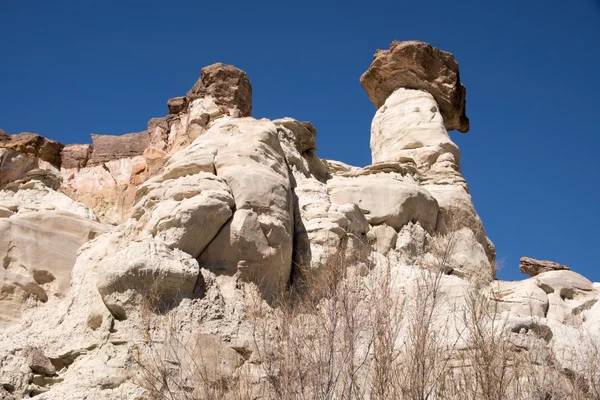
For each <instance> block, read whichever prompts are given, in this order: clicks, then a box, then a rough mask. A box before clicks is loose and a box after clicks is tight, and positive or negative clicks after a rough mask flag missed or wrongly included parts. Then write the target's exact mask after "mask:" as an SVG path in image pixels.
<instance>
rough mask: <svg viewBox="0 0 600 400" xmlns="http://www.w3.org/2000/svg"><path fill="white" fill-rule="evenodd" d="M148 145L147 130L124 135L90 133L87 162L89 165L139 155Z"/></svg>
mask: <svg viewBox="0 0 600 400" xmlns="http://www.w3.org/2000/svg"><path fill="white" fill-rule="evenodd" d="M149 145H150V137H149V136H148V132H139V133H128V134H126V135H120V136H111V135H92V154H91V156H90V158H89V160H88V162H87V164H89V165H90V166H93V165H98V164H102V163H105V162H108V161H112V160H118V159H122V158H130V157H135V156H141V155H142V154H144V150H146V148H147V147H148V146H149Z"/></svg>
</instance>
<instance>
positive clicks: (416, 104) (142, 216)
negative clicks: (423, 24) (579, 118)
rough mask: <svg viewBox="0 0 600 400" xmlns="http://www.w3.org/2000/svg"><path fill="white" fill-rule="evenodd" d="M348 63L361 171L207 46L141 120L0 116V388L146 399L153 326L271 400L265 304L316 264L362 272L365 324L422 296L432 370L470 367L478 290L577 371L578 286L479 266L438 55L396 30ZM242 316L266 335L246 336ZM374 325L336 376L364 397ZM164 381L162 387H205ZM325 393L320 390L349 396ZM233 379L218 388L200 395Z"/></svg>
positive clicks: (177, 358) (532, 264) (450, 64)
mask: <svg viewBox="0 0 600 400" xmlns="http://www.w3.org/2000/svg"><path fill="white" fill-rule="evenodd" d="M360 81H361V84H362V85H363V87H364V88H365V90H366V91H367V94H368V95H369V98H370V99H371V101H372V102H373V103H374V105H375V106H376V107H377V111H376V113H375V116H374V118H373V121H372V125H371V153H372V164H371V165H368V166H366V167H364V168H359V167H354V166H350V165H347V164H345V163H343V162H340V161H333V160H325V159H321V158H319V157H318V156H317V155H316V154H315V152H316V149H317V140H316V136H317V131H316V129H315V127H314V126H313V125H312V124H311V123H309V122H300V121H297V120H295V119H292V118H282V119H277V120H273V121H270V120H267V119H255V118H253V117H251V111H252V99H251V95H252V87H251V85H250V82H249V80H248V76H247V75H246V73H245V72H243V71H241V70H239V69H237V68H235V67H233V66H230V65H224V64H214V65H211V66H208V67H205V68H204V69H202V72H201V77H200V79H199V80H198V82H197V83H196V84H195V85H194V86H193V88H192V89H190V91H189V92H188V93H187V95H186V96H182V97H177V98H174V99H170V100H169V101H168V103H167V107H168V111H169V115H168V116H166V117H162V118H155V119H151V120H150V121H149V122H148V129H147V130H146V131H143V132H139V133H131V134H126V135H122V136H108V135H92V144H91V145H76V144H75V145H66V146H63V145H62V144H60V143H57V142H54V141H51V140H49V139H46V138H44V137H42V136H39V135H37V134H33V133H22V134H18V135H10V134H7V133H5V132H3V131H1V132H0V160H1V164H0V167H1V170H0V229H1V231H2V236H1V237H0V258H1V259H2V268H0V331H2V335H1V337H0V398H23V397H29V396H36V398H39V399H57V398H61V399H81V398H86V396H88V397H87V398H106V399H112V398H124V399H125V398H138V399H142V398H145V397H144V396H150V395H149V393H154V395H156V393H159V392H160V391H161V390H166V389H165V388H164V387H162V386H160V385H163V384H164V382H158V383H157V385H158V386H159V387H157V388H156V392H152V390H151V388H149V387H148V386H147V385H144V382H146V383H147V380H144V377H146V378H147V375H144V373H145V372H148V371H146V370H145V368H147V367H148V365H149V364H144V360H146V361H148V360H150V359H153V357H154V359H156V357H157V354H156V353H155V352H156V351H157V350H156V349H157V347H156V343H165V342H166V341H167V339H168V338H172V337H173V336H171V335H176V337H177V338H178V339H177V344H178V345H177V346H174V347H169V348H167V349H166V350H165V348H164V346H163V347H160V346H159V347H160V348H161V349H162V350H160V351H166V353H160V357H162V358H164V359H165V360H167V362H171V361H172V368H171V369H168V371H167V372H168V374H174V376H175V375H177V374H181V373H185V371H186V368H185V366H186V365H187V367H189V365H197V364H202V365H203V368H204V372H205V375H206V376H208V378H206V380H208V381H211V382H213V383H214V382H217V381H219V382H221V381H222V380H229V381H230V382H237V383H236V385H237V386H240V385H241V383H240V382H241V378H240V377H241V376H244V377H245V378H244V379H245V380H244V382H245V385H246V387H247V392H245V393H246V396H245V397H244V396H241V395H239V396H238V397H242V398H270V397H277V396H278V394H277V393H278V392H277V390H278V389H277V387H276V385H273V384H272V381H271V380H270V379H271V378H272V376H273V374H275V375H277V374H278V373H279V374H281V371H282V370H283V367H282V365H281V360H279V361H278V362H274V363H271V364H270V363H269V357H268V355H269V354H271V353H270V352H271V351H272V349H275V348H277V346H278V345H277V344H276V343H275V341H276V337H277V332H279V333H281V332H282V329H287V328H286V327H285V326H282V325H281V324H282V321H285V322H284V323H283V325H285V324H286V323H287V324H289V326H294V324H295V323H297V322H298V320H297V319H290V320H285V319H281V318H280V319H278V317H277V316H280V315H281V314H278V313H280V311H278V310H280V307H279V306H280V304H281V299H282V297H285V296H286V295H285V294H286V293H290V292H294V291H300V289H301V290H302V291H306V290H310V287H311V285H317V286H318V282H320V281H321V282H328V279H330V278H331V276H332V271H334V272H335V271H337V268H338V267H339V266H343V269H344V272H343V274H342V276H343V278H341V280H336V282H337V283H339V282H340V281H343V282H346V283H345V285H347V284H348V283H347V282H353V284H356V285H358V286H357V287H358V288H360V290H359V292H360V293H362V294H361V295H359V296H357V297H356V298H354V300H355V303H352V304H353V305H352V310H355V311H353V312H356V316H359V315H362V318H364V319H365V321H366V320H369V313H367V314H364V315H363V314H361V312H363V311H364V309H365V307H366V304H372V306H373V307H375V308H373V309H371V310H374V309H377V310H379V311H381V310H382V309H381V307H382V306H383V305H385V304H387V303H385V302H384V300H385V301H389V300H390V299H396V301H400V300H398V299H401V300H402V302H403V304H404V307H407V308H408V309H407V310H408V311H406V313H405V314H403V315H413V314H414V313H418V310H421V307H430V305H428V304H429V303H428V301H429V299H430V297H427V296H430V295H431V296H433V297H431V298H434V299H435V302H434V304H435V307H436V308H435V311H436V315H437V314H439V315H440V319H436V320H435V321H433V320H432V322H431V323H432V326H436V327H438V328H439V330H440V332H441V331H442V328H444V329H447V331H445V334H443V335H440V336H439V337H437V338H436V342H438V343H437V344H438V345H439V346H442V345H444V346H446V344H447V346H446V347H444V348H445V349H446V350H448V349H449V353H448V354H450V355H449V356H448V358H447V359H446V362H445V363H443V367H444V368H447V366H452V367H453V368H458V369H459V370H460V369H461V368H462V370H466V369H468V368H467V367H465V364H460V363H459V361H460V357H459V356H457V354H467V353H468V352H469V351H472V349H473V348H475V345H474V344H473V343H472V342H469V340H468V339H467V336H465V335H466V334H465V332H468V329H469V326H470V325H469V324H468V321H467V320H468V319H469V318H470V317H465V315H467V314H468V315H469V316H471V317H473V316H474V315H476V312H475V311H474V309H473V308H469V304H471V303H470V302H471V301H472V300H473V298H474V297H473V296H474V295H473V293H477V296H480V297H477V298H481V299H483V300H482V302H487V303H485V304H493V306H494V307H493V310H494V314H493V315H494V318H493V320H492V321H491V325H486V326H491V327H492V331H494V332H495V330H499V331H502V332H507V333H506V335H507V336H506V337H507V338H509V339H510V341H511V343H513V345H514V346H517V347H518V346H521V347H519V349H520V350H518V351H521V350H524V351H526V352H528V351H529V352H531V354H533V353H534V350H533V345H531V343H534V344H535V345H536V346H538V347H536V349H538V350H536V351H537V352H536V353H535V354H536V356H537V355H538V354H542V353H543V352H546V353H543V354H547V353H548V354H549V353H550V352H551V353H552V354H553V357H555V358H556V359H554V360H553V361H552V363H553V365H558V366H559V367H557V368H556V370H557V371H569V374H571V376H578V375H577V374H578V373H579V372H578V369H577V368H578V366H577V362H576V361H575V359H574V358H573V357H572V356H571V355H570V354H573V353H574V352H575V350H576V348H577V347H578V346H582V345H583V344H584V343H587V342H586V341H587V340H598V339H600V332H599V331H598V328H599V326H600V325H599V324H600V313H599V311H600V309H599V308H598V307H600V306H597V300H598V298H600V293H599V292H598V287H597V286H596V285H595V284H592V283H591V282H590V281H588V280H587V279H586V278H584V277H583V276H581V275H579V274H577V273H575V272H573V271H570V270H568V268H566V267H564V266H560V265H558V264H554V263H549V262H536V260H532V259H525V260H524V261H523V260H522V270H523V272H525V273H527V274H529V275H531V278H528V279H525V280H523V281H519V282H503V281H499V280H496V279H495V249H494V245H493V244H492V242H491V241H490V239H489V238H488V237H487V236H486V233H485V230H484V228H483V224H482V221H481V219H480V218H479V216H478V214H477V212H476V211H475V208H474V206H473V203H472V201H471V196H470V195H469V190H468V186H467V183H466V181H465V179H464V178H463V176H462V174H461V171H460V151H459V149H458V147H457V146H456V144H454V142H453V141H452V139H451V138H450V136H449V134H448V130H453V129H457V130H459V131H461V132H466V131H468V129H469V120H468V118H467V116H466V89H465V87H464V86H463V85H462V83H461V81H460V78H459V70H458V63H457V62H456V61H455V60H454V57H453V56H452V55H451V54H450V53H447V52H444V51H440V50H438V49H435V48H433V47H432V46H431V45H429V44H426V43H422V42H416V41H411V42H394V43H393V44H392V46H391V48H390V49H389V50H384V51H378V52H377V53H376V54H375V57H374V60H373V61H372V63H371V65H370V66H369V68H368V70H367V71H366V72H365V73H364V74H363V76H362V77H361V80H360ZM382 276H386V277H387V278H386V279H385V280H384V281H381V280H380V278H381V277H382ZM382 282H383V283H382ZM429 284H431V285H433V286H428V285H429ZM432 287H433V288H434V289H435V290H433V291H432V290H431V288H432ZM338 288H339V286H336V290H338ZM369 288H371V290H369ZM373 288H376V289H377V290H374V289H373ZM357 290H358V289H357ZM336 293H338V292H336ZM424 293H425V294H426V295H427V296H425V295H424ZM375 294H377V296H380V295H382V296H383V294H385V296H384V297H381V298H379V297H374V296H375ZM423 296H425V297H423ZM323 297H324V298H321V299H319V300H318V301H322V302H325V303H319V304H321V305H320V306H319V307H324V308H325V309H327V307H330V306H331V303H327V296H323ZM377 299H379V300H377ZM382 299H383V300H382ZM375 300H377V301H375ZM370 301H373V303H369V302H370ZM490 302H491V303H490ZM376 304H378V306H375V305H376ZM394 304H397V303H394ZM478 304H479V303H478ZM377 307H380V308H377ZM431 307H432V310H433V306H431ZM361 310H363V311H361ZM461 310H462V311H464V310H470V313H467V314H465V313H464V312H461ZM387 311H389V315H388V316H387V317H383V316H381V315H379V314H377V315H379V316H380V317H381V318H384V319H385V318H387V320H389V318H390V316H393V315H394V307H391V306H390V307H388V309H387ZM261 313H264V314H265V315H266V316H264V318H262V319H261V320H260V321H262V322H261V325H260V328H261V329H262V330H261V331H262V332H263V333H264V332H266V333H264V334H263V335H262V336H260V335H259V337H257V330H258V328H257V323H256V321H257V319H256V318H255V317H256V315H257V314H261ZM411 313H413V314H411ZM384 314H385V313H384ZM261 315H262V314H261ZM307 315H309V316H310V313H309V314H307ZM428 315H429V314H428ZM431 315H433V311H432V313H431ZM294 318H296V317H294ZM306 318H308V319H307V320H305V321H304V322H303V323H302V324H300V325H301V326H304V327H306V326H310V324H311V322H310V321H311V319H310V318H309V317H306ZM357 318H358V317H357ZM465 318H466V319H465ZM482 318H483V317H482ZM414 320H415V319H414V318H413V321H414ZM421 320H422V318H421ZM482 320H483V319H482ZM486 321H487V320H486ZM498 321H502V323H501V324H498ZM313 322H314V321H313ZM488 322H489V321H487V322H485V324H488ZM396 325H397V326H399V327H405V328H406V329H407V330H406V331H403V330H402V329H400V328H399V330H398V332H397V333H396V336H394V339H393V340H392V342H391V343H392V344H391V346H390V347H389V348H388V350H389V351H388V353H389V354H392V353H393V352H394V351H395V350H394V349H396V348H400V347H402V346H401V344H400V343H405V342H406V340H410V338H413V337H415V336H414V334H415V333H414V332H413V331H411V330H410V329H409V328H410V327H411V326H412V325H410V324H408V323H407V324H400V322H398V324H396ZM344 326H347V325H344ZM365 326H366V325H365ZM373 326H380V325H377V324H375V325H368V327H365V328H364V330H363V331H361V332H362V333H361V334H360V335H358V334H357V339H356V343H357V346H356V347H357V348H359V349H360V350H356V354H354V353H353V355H352V359H353V360H354V357H356V358H357V359H361V360H364V361H363V362H362V363H358V364H360V366H361V367H360V368H358V367H356V366H355V367H356V368H358V369H356V371H355V372H353V373H352V374H351V375H352V377H360V378H356V379H358V380H360V382H361V385H362V387H363V388H368V389H364V391H363V392H361V393H362V396H363V397H367V398H382V397H380V396H378V395H377V385H375V383H374V380H373V378H369V377H370V376H379V375H376V374H375V375H373V373H374V372H373V371H377V368H376V366H377V363H376V361H377V360H378V358H377V354H376V352H375V345H373V343H375V341H374V342H369V341H368V340H366V339H365V337H368V335H369V333H368V332H372V329H373ZM387 326H388V327H389V326H395V325H394V324H389V325H387ZM165 327H166V328H165ZM163 328H164V329H163ZM361 329H362V328H361ZM403 329H404V328H403ZM436 329H437V328H436ZM584 332H585V333H589V334H590V336H585V335H583V333H584ZM503 335H504V333H503ZM334 336H335V335H334ZM584 336H585V337H584ZM336 337H337V336H336ZM503 337H504V336H503ZM182 338H185V339H182ZM287 338H288V339H289V338H290V337H287ZM402 338H404V339H403V340H405V342H402V340H401V339H402ZM407 338H408V339H407ZM426 338H428V336H427V337H426ZM590 338H591V339H590ZM373 340H374V339H373ZM507 340H508V339H507ZM191 343H193V344H195V345H197V346H198V348H195V347H194V346H193V345H192V344H191ZM515 343H516V344H515ZM305 344H306V343H305ZM298 346H300V345H299V344H298ZM332 346H333V347H332V348H334V349H337V347H336V346H337V345H335V346H334V345H332ZM514 346H513V347H514ZM309 347H310V346H309ZM265 348H266V349H270V350H265ZM298 348H299V347H298ZM441 348H442V347H440V349H441ZM190 349H193V350H190ZM539 349H541V350H539ZM196 350H197V351H196ZM336 351H337V350H336ZM461 351H462V352H463V353H461ZM511 351H512V352H513V353H515V352H517V350H514V349H513V350H511ZM540 352H541V353H540ZM513 353H511V354H513ZM182 354H183V355H182ZM468 354H471V353H468ZM515 354H516V353H515ZM160 357H159V358H160ZM507 357H508V356H507ZM162 358H161V359H162ZM343 359H344V360H346V359H347V357H346V358H343ZM507 359H508V358H507ZM169 360H171V361H169ZM182 360H186V362H187V364H185V363H184V362H182ZM511 360H512V358H511ZM344 362H346V361H344ZM184 364H185V365H184ZM538 364H539V363H538ZM273 365H274V367H273ZM344 365H346V364H344ZM352 365H354V364H352ZM271 367H272V368H275V369H276V370H277V371H279V372H274V370H275V369H271ZM345 368H346V367H343V368H341V369H343V370H346V369H345ZM361 368H362V369H361ZM448 368H449V367H448ZM188 369H189V368H188ZM433 370H434V369H432V371H433ZM182 371H183V372H182ZM436 371H437V370H436ZM443 371H446V370H445V369H444V370H443ZM536 371H537V370H536ZM446 372H447V371H446ZM538 372H539V371H538ZM536 373H537V372H536ZM565 374H566V375H565ZM565 374H563V375H565V376H567V375H568V374H567V373H566V372H565ZM159 375H160V374H159ZM559 375H560V374H559ZM150 376H152V374H150ZM169 376H170V375H169ZM440 376H441V375H440ZM444 376H445V375H444ZM536 376H537V375H536ZM560 376H562V375H560ZM169 379H171V378H169ZM181 379H182V380H181V382H187V383H181V385H180V386H181V387H179V388H178V390H180V391H182V393H188V394H189V396H192V394H190V393H195V395H196V396H197V397H193V398H207V396H208V395H206V394H202V393H201V394H198V393H196V392H195V391H197V390H200V389H198V387H197V384H194V382H193V381H191V380H190V379H191V378H190V377H189V376H187V377H185V376H184V377H182V378H181ZM353 379H354V378H353ZM572 380H573V379H571V381H572ZM437 382H438V381H435V382H434V383H435V384H436V385H437ZM186 385H187V386H186ZM336 385H337V383H336ZM390 385H391V384H390ZM173 390H175V389H173ZM307 390H309V389H307ZM331 390H332V391H331V393H330V395H331V397H329V398H349V397H351V398H355V397H356V398H359V397H358V395H356V396H355V395H354V392H352V391H350V392H349V393H350V394H349V395H348V396H346V395H343V396H342V393H344V390H345V386H344V387H342V386H340V387H338V386H335V385H334V387H333V388H332V389H331ZM356 390H358V389H356ZM477 390H480V389H477ZM234 392H235V390H233V386H232V385H229V386H227V385H225V388H222V392H219V393H220V395H219V396H221V397H224V398H235V396H234ZM286 393H287V392H286ZM238 394H239V393H238ZM313 394H314V393H313ZM228 396H229V397H228ZM217 397H218V396H217ZM302 397H303V396H300V395H298V398H302ZM309 397H311V396H309ZM180 398H189V397H185V396H182V397H180ZM311 398H312V397H311ZM390 398H392V397H390ZM396 398H400V397H396ZM407 398H411V397H407Z"/></svg>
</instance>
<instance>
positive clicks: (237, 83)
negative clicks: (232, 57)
mask: <svg viewBox="0 0 600 400" xmlns="http://www.w3.org/2000/svg"><path fill="white" fill-rule="evenodd" d="M206 96H211V97H213V98H214V99H215V102H216V103H217V104H218V105H223V106H226V107H227V108H229V109H232V108H237V109H238V110H239V111H240V114H241V115H240V116H241V117H248V116H250V115H251V114H252V85H250V81H249V80H248V74H246V73H245V72H244V71H242V70H241V69H239V68H236V67H234V66H233V65H227V64H223V63H216V64H212V65H209V66H207V67H204V68H202V72H201V74H200V79H198V81H197V82H196V84H195V85H194V87H192V88H191V89H190V91H189V92H188V93H187V98H188V99H189V100H194V99H198V98H201V97H206Z"/></svg>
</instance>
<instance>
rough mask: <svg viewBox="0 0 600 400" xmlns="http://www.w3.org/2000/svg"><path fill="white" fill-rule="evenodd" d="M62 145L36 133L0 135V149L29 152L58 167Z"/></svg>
mask: <svg viewBox="0 0 600 400" xmlns="http://www.w3.org/2000/svg"><path fill="white" fill-rule="evenodd" d="M63 147H64V145H62V144H61V143H58V142H56V141H54V140H51V139H47V138H45V137H43V136H40V135H38V134H37V133H31V132H23V133H19V134H17V135H9V134H7V133H6V132H4V134H3V135H0V149H1V148H5V149H9V150H13V151H16V152H18V153H22V154H30V155H32V156H35V157H37V158H39V159H41V160H44V161H46V162H48V163H50V164H52V165H54V166H55V167H57V168H60V152H61V150H62V148H63Z"/></svg>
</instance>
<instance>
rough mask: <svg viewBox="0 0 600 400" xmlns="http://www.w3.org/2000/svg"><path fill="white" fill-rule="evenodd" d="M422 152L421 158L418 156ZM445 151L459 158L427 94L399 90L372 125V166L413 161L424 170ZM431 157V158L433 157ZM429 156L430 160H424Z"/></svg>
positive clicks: (394, 93) (380, 110)
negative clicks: (373, 164) (406, 159)
mask: <svg viewBox="0 0 600 400" xmlns="http://www.w3.org/2000/svg"><path fill="white" fill-rule="evenodd" d="M417 151H418V152H420V153H419V157H415V155H416V154H417ZM442 152H448V153H450V154H452V155H453V156H454V157H455V158H456V160H457V161H458V158H459V156H460V152H459V150H458V147H457V146H456V145H455V144H454V143H453V142H452V140H451V139H450V136H449V135H448V132H447V131H446V128H445V127H444V119H443V118H442V115H441V114H440V111H439V110H438V106H437V103H436V102H435V100H434V98H433V96H432V95H431V94H429V93H427V92H423V91H420V90H413V89H405V88H399V89H397V90H395V91H394V92H393V93H391V94H390V96H389V97H388V98H387V99H386V100H385V103H384V104H383V106H382V107H380V108H379V110H377V113H376V114H375V117H374V118H373V123H372V124H371V156H372V159H373V163H382V162H394V161H400V160H402V159H403V158H407V157H408V158H412V159H415V161H416V162H417V166H420V167H421V168H422V169H423V166H424V165H425V164H426V163H429V165H431V164H433V163H434V162H435V159H434V160H432V159H431V157H435V158H437V157H436V155H437V156H439V154H441V153H442ZM430 154H431V155H430ZM424 155H427V158H423V156H424Z"/></svg>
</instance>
